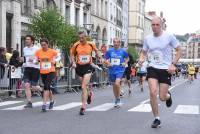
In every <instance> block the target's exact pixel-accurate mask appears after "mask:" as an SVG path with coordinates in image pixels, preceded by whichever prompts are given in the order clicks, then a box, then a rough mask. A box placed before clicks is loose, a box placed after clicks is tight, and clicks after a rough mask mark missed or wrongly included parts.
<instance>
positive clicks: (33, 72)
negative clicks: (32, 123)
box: [23, 35, 40, 108]
mask: <svg viewBox="0 0 200 134" xmlns="http://www.w3.org/2000/svg"><path fill="white" fill-rule="evenodd" d="M34 41H35V38H34V37H33V36H32V35H27V36H26V38H25V43H26V47H25V48H24V49H23V55H24V76H23V81H24V83H25V93H26V98H27V100H28V103H27V104H26V105H25V106H24V108H32V107H33V106H32V100H31V96H32V95H31V89H32V90H33V91H36V90H38V89H39V88H40V87H39V86H37V85H38V80H39V77H40V71H39V65H36V64H35V63H34V60H35V58H36V57H35V52H36V51H37V50H38V49H39V48H38V47H37V46H35V45H34Z"/></svg>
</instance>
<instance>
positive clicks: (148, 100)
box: [140, 80, 187, 104]
mask: <svg viewBox="0 0 200 134" xmlns="http://www.w3.org/2000/svg"><path fill="white" fill-rule="evenodd" d="M186 81H187V80H185V81H183V82H180V83H178V84H176V85H174V86H172V87H170V88H169V91H171V90H172V89H173V88H175V87H177V86H179V85H181V84H183V83H185V82H186ZM157 97H158V95H157ZM147 102H150V99H147V100H144V101H142V102H140V104H145V103H147Z"/></svg>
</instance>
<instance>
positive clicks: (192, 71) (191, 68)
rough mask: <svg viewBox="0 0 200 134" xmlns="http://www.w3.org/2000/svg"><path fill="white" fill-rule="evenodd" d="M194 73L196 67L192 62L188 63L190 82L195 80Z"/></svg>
mask: <svg viewBox="0 0 200 134" xmlns="http://www.w3.org/2000/svg"><path fill="white" fill-rule="evenodd" d="M194 74H195V68H194V66H193V65H192V64H189V65H188V81H189V82H190V84H191V83H192V81H193V80H194Z"/></svg>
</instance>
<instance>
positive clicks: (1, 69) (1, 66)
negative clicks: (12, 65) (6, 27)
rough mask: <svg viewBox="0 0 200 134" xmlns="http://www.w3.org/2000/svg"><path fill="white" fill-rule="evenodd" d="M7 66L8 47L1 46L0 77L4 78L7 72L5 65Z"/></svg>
mask: <svg viewBox="0 0 200 134" xmlns="http://www.w3.org/2000/svg"><path fill="white" fill-rule="evenodd" d="M6 66H7V60H6V49H5V48H4V47H0V78H1V79H2V78H3V76H4V73H5V67H6Z"/></svg>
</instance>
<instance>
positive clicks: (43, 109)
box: [42, 104, 47, 112]
mask: <svg viewBox="0 0 200 134" xmlns="http://www.w3.org/2000/svg"><path fill="white" fill-rule="evenodd" d="M46 107H47V106H46V105H44V104H43V105H42V112H46V111H47V108H46Z"/></svg>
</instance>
